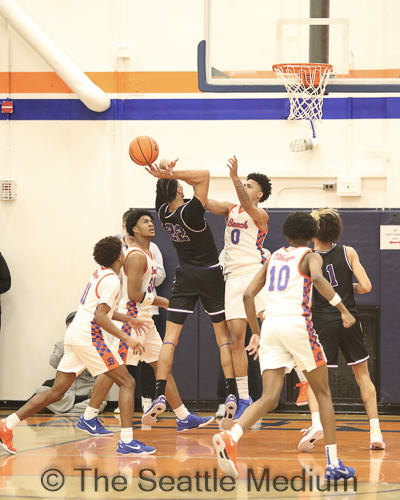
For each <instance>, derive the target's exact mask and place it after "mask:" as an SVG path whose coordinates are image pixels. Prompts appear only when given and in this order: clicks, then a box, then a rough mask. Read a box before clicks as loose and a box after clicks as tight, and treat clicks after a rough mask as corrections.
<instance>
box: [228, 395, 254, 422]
mask: <svg viewBox="0 0 400 500" xmlns="http://www.w3.org/2000/svg"><path fill="white" fill-rule="evenodd" d="M252 404H253V400H252V399H251V397H249V399H239V405H238V408H237V410H236V413H235V416H234V417H233V420H234V421H235V420H239V418H240V417H241V416H242V415H243V413H244V411H245V410H246V409H247V408H248V407H249V406H250V405H252Z"/></svg>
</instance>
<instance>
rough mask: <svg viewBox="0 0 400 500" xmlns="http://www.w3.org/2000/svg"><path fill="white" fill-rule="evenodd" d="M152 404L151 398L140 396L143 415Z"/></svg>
mask: <svg viewBox="0 0 400 500" xmlns="http://www.w3.org/2000/svg"><path fill="white" fill-rule="evenodd" d="M152 402H153V400H152V399H151V398H144V397H143V396H142V410H143V413H146V411H147V410H148V409H149V408H150V406H151V403H152Z"/></svg>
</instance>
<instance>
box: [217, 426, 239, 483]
mask: <svg viewBox="0 0 400 500" xmlns="http://www.w3.org/2000/svg"><path fill="white" fill-rule="evenodd" d="M213 445H214V448H215V451H216V452H217V458H218V465H219V466H220V468H221V469H222V470H223V471H224V472H225V474H227V475H228V476H232V477H234V478H237V477H238V475H239V470H238V466H237V463H236V459H237V443H235V442H234V441H233V439H232V436H231V433H230V432H229V431H225V432H220V433H219V434H215V435H214V437H213Z"/></svg>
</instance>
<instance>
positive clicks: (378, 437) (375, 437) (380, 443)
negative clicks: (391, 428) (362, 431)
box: [370, 429, 386, 450]
mask: <svg viewBox="0 0 400 500" xmlns="http://www.w3.org/2000/svg"><path fill="white" fill-rule="evenodd" d="M370 443H371V450H384V449H385V447H386V445H385V441H384V440H383V436H382V432H381V431H380V429H375V430H373V431H371V433H370Z"/></svg>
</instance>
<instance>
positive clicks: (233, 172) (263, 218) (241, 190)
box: [228, 156, 269, 230]
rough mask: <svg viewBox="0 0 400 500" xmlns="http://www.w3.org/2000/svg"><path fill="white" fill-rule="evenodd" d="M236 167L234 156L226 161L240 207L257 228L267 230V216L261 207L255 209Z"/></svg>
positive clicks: (236, 162)
mask: <svg viewBox="0 0 400 500" xmlns="http://www.w3.org/2000/svg"><path fill="white" fill-rule="evenodd" d="M238 167H239V165H238V161H237V159H236V156H234V157H233V158H230V159H229V160H228V168H229V172H230V176H231V179H232V182H233V185H234V186H235V189H236V193H237V195H238V198H239V202H240V205H241V206H242V208H243V209H244V210H245V211H246V212H247V213H248V214H249V215H250V217H251V218H252V219H254V220H255V221H256V222H257V223H258V225H259V226H261V228H262V229H264V230H267V229H268V221H269V216H268V214H267V212H266V211H265V210H264V209H262V208H261V207H256V206H255V205H254V203H253V202H252V201H251V199H250V196H249V195H248V193H247V192H246V189H245V186H244V184H243V182H242V181H241V180H240V178H239V175H238Z"/></svg>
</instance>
